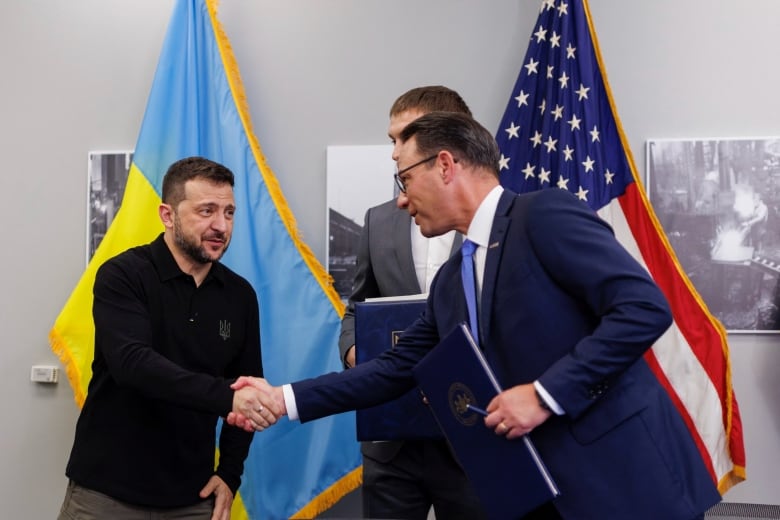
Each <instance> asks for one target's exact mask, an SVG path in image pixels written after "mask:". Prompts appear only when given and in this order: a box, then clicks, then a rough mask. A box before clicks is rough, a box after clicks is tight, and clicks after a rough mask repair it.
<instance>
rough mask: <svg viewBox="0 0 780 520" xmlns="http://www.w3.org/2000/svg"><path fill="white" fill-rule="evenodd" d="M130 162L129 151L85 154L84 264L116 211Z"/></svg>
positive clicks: (101, 238)
mask: <svg viewBox="0 0 780 520" xmlns="http://www.w3.org/2000/svg"><path fill="white" fill-rule="evenodd" d="M132 162H133V151H132V150H117V151H90V152H88V153H87V243H86V246H87V247H86V262H87V264H89V261H90V260H91V259H92V256H93V255H94V254H95V251H96V250H97V248H98V246H99V245H100V242H101V241H102V240H103V237H104V236H105V234H106V231H108V228H109V226H110V225H111V222H112V221H113V220H114V215H116V212H117V211H118V210H119V205H120V204H121V202H122V197H123V196H124V193H125V186H126V185H127V176H128V174H129V173H130V164H131V163H132Z"/></svg>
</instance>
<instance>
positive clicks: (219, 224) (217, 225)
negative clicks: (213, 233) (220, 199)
mask: <svg viewBox="0 0 780 520" xmlns="http://www.w3.org/2000/svg"><path fill="white" fill-rule="evenodd" d="M211 227H212V228H213V229H216V230H217V231H223V232H224V231H227V228H228V218H227V217H226V216H225V214H224V213H219V212H216V213H215V214H214V218H213V219H212V220H211Z"/></svg>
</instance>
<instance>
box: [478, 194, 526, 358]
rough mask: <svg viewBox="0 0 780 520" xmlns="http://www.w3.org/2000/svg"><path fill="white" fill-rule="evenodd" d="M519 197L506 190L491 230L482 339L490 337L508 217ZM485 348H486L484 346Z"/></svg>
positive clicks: (484, 291) (482, 306) (487, 256)
mask: <svg viewBox="0 0 780 520" xmlns="http://www.w3.org/2000/svg"><path fill="white" fill-rule="evenodd" d="M516 196H517V195H516V194H515V193H513V192H511V191H508V190H504V192H503V193H502V194H501V198H500V199H499V201H498V206H497V207H496V215H495V216H494V217H493V227H492V228H491V230H490V241H489V242H488V246H487V255H486V257H485V272H484V276H483V279H482V297H481V303H482V304H481V308H480V316H479V324H480V325H479V327H480V329H481V333H482V337H483V338H487V337H489V332H490V331H489V330H488V324H489V323H490V321H489V317H490V316H492V312H493V296H494V295H495V290H496V280H497V278H498V267H499V261H500V260H501V256H502V254H503V252H504V246H505V244H506V232H507V230H508V229H509V223H510V221H511V219H510V218H509V217H508V216H507V214H508V213H509V210H510V208H511V207H512V204H513V203H514V201H515V197H516ZM483 348H484V346H483Z"/></svg>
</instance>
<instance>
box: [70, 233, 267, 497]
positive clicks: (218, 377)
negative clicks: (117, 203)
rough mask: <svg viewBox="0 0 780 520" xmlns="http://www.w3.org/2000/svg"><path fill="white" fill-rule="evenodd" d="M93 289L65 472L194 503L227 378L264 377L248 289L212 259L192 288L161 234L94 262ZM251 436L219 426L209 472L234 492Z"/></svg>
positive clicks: (224, 407) (229, 394) (116, 488)
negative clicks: (79, 402) (88, 361)
mask: <svg viewBox="0 0 780 520" xmlns="http://www.w3.org/2000/svg"><path fill="white" fill-rule="evenodd" d="M94 297H95V298H94V305H93V317H94V321H95V357H94V361H93V363H92V373H93V374H92V380H91V381H90V384H89V389H88V394H87V398H86V401H85V403H84V408H83V410H82V412H81V415H80V416H79V420H78V423H77V425H76V437H75V441H74V445H73V451H72V452H71V457H70V461H69V463H68V467H67V471H66V473H67V475H68V477H70V478H71V479H73V480H74V481H75V482H76V483H78V484H80V485H82V486H85V487H87V488H90V489H93V490H95V491H99V492H102V493H105V494H107V495H109V496H111V497H113V498H116V499H118V500H122V501H125V502H129V503H133V504H138V505H146V506H154V507H174V506H184V505H189V504H194V503H196V502H198V501H199V500H200V498H199V497H198V492H199V491H200V489H202V487H203V486H204V485H205V484H206V482H207V481H208V479H209V478H210V477H211V475H213V474H214V450H215V439H216V433H215V427H216V424H217V418H218V417H219V416H225V415H227V413H228V412H229V411H230V410H231V409H232V402H233V391H232V390H231V389H230V388H229V385H230V384H231V383H232V382H233V381H234V380H235V378H236V377H238V376H240V375H255V376H262V364H261V361H260V329H259V318H258V304H257V297H256V295H255V291H254V290H253V289H252V287H251V285H250V284H249V283H248V282H247V281H246V280H245V279H243V278H242V277H240V276H238V275H237V274H235V273H234V272H233V271H231V270H230V269H228V268H227V267H225V266H224V265H222V264H220V263H218V262H215V263H213V264H212V267H211V269H210V271H209V273H208V275H207V276H206V278H205V279H204V280H203V282H202V283H201V285H200V286H199V287H196V285H195V281H194V279H193V278H192V276H190V275H188V274H185V273H184V272H182V271H181V270H180V269H179V267H178V265H177V264H176V261H175V260H174V258H173V255H172V254H171V252H170V250H169V249H168V247H167V245H166V244H165V242H164V240H163V235H160V236H159V237H158V238H157V239H156V240H155V241H154V242H152V243H151V244H148V245H144V246H139V247H135V248H133V249H130V250H128V251H125V252H124V253H121V254H120V255H118V256H116V257H114V258H112V259H110V260H108V261H107V262H106V263H104V264H103V265H102V266H101V267H100V269H99V270H98V273H97V276H96V278H95V286H94ZM251 439H252V434H250V433H246V432H244V431H241V430H239V429H238V428H234V427H231V426H228V425H224V426H223V427H222V433H221V437H220V444H219V448H220V461H219V466H218V468H217V474H218V475H219V476H220V477H222V479H223V480H225V482H226V483H227V484H228V485H229V486H230V487H231V488H232V489H233V491H234V492H235V490H236V489H237V488H238V485H239V483H240V476H241V473H242V472H243V462H244V459H245V458H246V454H247V452H248V449H249V443H250V442H251Z"/></svg>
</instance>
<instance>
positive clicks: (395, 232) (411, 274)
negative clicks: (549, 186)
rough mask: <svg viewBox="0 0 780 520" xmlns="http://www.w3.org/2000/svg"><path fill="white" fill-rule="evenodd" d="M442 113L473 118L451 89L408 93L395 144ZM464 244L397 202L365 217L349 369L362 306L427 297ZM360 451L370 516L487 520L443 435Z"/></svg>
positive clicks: (345, 355) (350, 309)
mask: <svg viewBox="0 0 780 520" xmlns="http://www.w3.org/2000/svg"><path fill="white" fill-rule="evenodd" d="M441 110H445V111H450V112H460V113H464V114H467V115H471V112H470V110H469V108H468V106H467V105H466V103H465V102H464V101H463V99H462V98H461V97H460V95H458V93H457V92H455V91H453V90H451V89H448V88H446V87H442V86H427V87H418V88H414V89H412V90H410V91H408V92H406V93H404V94H402V95H401V96H400V97H399V98H398V99H397V100H396V101H395V103H393V106H392V107H391V109H390V126H389V128H388V135H389V137H390V140H391V141H392V142H393V144H394V145H395V143H396V139H397V137H398V135H399V134H400V132H401V130H403V129H404V127H406V125H407V124H409V123H410V122H411V121H413V120H414V119H417V118H418V117H420V116H422V115H424V114H427V113H429V112H433V111H441ZM393 159H397V151H396V149H395V148H394V150H393ZM461 242H462V238H461V236H460V235H458V234H456V233H455V232H454V231H452V232H449V233H446V234H445V235H442V236H439V237H435V238H432V239H427V238H425V237H423V236H422V234H421V233H420V230H419V227H418V226H417V225H416V224H414V222H413V221H412V218H411V217H410V216H409V213H408V212H406V211H404V210H402V209H399V208H398V206H397V204H396V201H395V199H393V200H389V201H387V202H385V203H384V204H380V205H378V206H375V207H373V208H370V209H369V210H368V211H367V212H366V216H365V223H364V226H363V232H362V234H361V237H360V243H359V249H358V255H357V270H356V272H355V279H354V283H353V287H352V294H351V295H350V298H349V302H348V305H347V310H346V312H345V313H344V318H343V320H342V322H341V336H340V338H339V351H340V353H341V359H342V360H343V361H344V366H345V367H346V368H351V367H353V366H355V314H354V311H355V303H356V302H362V301H364V300H365V299H367V298H377V297H385V296H402V295H410V294H419V293H425V292H427V291H428V287H429V286H430V283H431V281H432V279H433V276H434V275H435V274H436V271H437V270H438V268H439V267H440V266H441V265H442V264H443V263H444V262H445V261H446V260H447V259H448V258H449V257H450V256H451V254H452V253H453V252H454V251H458V250H459V248H460V245H461ZM361 451H362V453H363V491H362V497H363V515H364V516H366V517H368V518H397V519H398V518H401V519H410V520H415V519H420V520H424V519H425V518H427V516H428V511H429V510H430V508H431V506H433V508H434V511H435V513H436V515H437V517H438V518H448V519H450V518H454V519H458V518H463V519H474V518H480V517H481V515H482V512H481V509H480V507H479V503H478V501H477V498H476V495H475V494H474V492H473V491H472V489H471V485H470V484H469V482H468V480H467V479H466V477H465V475H464V473H463V470H462V469H461V468H460V466H459V465H458V463H457V462H456V461H455V459H454V457H453V456H452V453H451V451H450V449H449V447H448V445H447V443H446V442H445V441H444V439H443V438H442V439H437V440H422V439H419V440H418V439H410V440H403V441H379V442H363V443H361Z"/></svg>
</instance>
